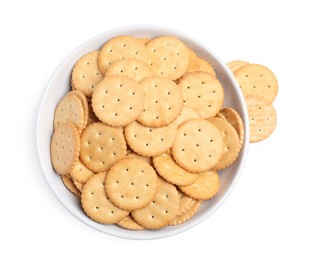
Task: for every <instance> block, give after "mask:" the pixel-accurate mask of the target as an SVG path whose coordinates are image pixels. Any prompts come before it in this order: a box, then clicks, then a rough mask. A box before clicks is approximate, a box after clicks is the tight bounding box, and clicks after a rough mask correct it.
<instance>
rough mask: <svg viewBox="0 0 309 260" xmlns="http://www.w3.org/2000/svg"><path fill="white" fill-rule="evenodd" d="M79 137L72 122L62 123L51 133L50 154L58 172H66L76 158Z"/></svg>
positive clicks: (78, 148)
mask: <svg viewBox="0 0 309 260" xmlns="http://www.w3.org/2000/svg"><path fill="white" fill-rule="evenodd" d="M79 150H80V139H79V133H78V130H77V128H76V127H75V126H74V125H73V124H72V123H69V122H67V123H62V124H61V125H59V126H58V127H57V128H56V130H55V132H54V133H53V136H52V139H51V144H50V156H51V161H52V164H53V167H54V169H55V171H56V172H58V173H59V174H68V173H69V171H70V170H71V169H72V168H73V166H74V163H75V162H76V161H77V160H78V155H79Z"/></svg>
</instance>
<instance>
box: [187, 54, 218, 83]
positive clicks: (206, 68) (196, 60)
mask: <svg viewBox="0 0 309 260" xmlns="http://www.w3.org/2000/svg"><path fill="white" fill-rule="evenodd" d="M189 57H190V62H189V68H188V71H187V72H196V71H202V72H207V73H209V74H211V75H213V76H214V77H216V72H215V70H214V68H213V67H212V66H211V65H210V63H209V62H208V61H206V60H204V59H202V58H200V57H198V56H197V55H196V54H195V52H194V51H193V50H192V49H189Z"/></svg>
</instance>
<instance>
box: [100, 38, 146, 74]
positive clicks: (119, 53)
mask: <svg viewBox="0 0 309 260" xmlns="http://www.w3.org/2000/svg"><path fill="white" fill-rule="evenodd" d="M128 58H131V59H136V60H140V61H143V62H145V63H147V62H148V60H149V57H148V52H147V50H146V47H145V44H144V43H142V42H141V41H139V40H138V39H137V38H135V37H132V36H118V37H115V38H112V39H110V40H109V41H108V42H106V43H105V44H104V46H103V47H102V49H101V50H100V52H99V55H98V65H99V69H100V71H101V72H102V73H103V74H105V72H106V70H107V69H108V68H109V67H110V66H111V65H112V64H114V63H115V62H117V61H119V60H123V59H128Z"/></svg>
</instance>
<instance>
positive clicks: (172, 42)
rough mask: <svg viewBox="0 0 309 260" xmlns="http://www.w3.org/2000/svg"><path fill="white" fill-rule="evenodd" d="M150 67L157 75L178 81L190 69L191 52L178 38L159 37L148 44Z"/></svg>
mask: <svg viewBox="0 0 309 260" xmlns="http://www.w3.org/2000/svg"><path fill="white" fill-rule="evenodd" d="M146 47H147V50H148V53H149V63H148V64H149V65H150V66H151V68H152V70H153V72H154V73H155V75H158V76H162V77H165V78H169V79H171V80H177V79H178V78H180V77H181V76H182V75H183V74H184V73H185V72H186V71H187V69H188V66H189V51H188V48H187V46H186V45H185V44H184V43H183V42H182V41H181V40H179V39H177V38H176V37H172V36H159V37H156V38H154V39H151V40H150V41H149V42H148V43H147V44H146Z"/></svg>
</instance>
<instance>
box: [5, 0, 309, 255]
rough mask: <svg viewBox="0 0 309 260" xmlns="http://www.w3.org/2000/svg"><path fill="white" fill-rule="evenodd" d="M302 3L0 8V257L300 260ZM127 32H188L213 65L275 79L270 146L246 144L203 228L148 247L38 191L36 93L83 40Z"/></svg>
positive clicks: (304, 71)
mask: <svg viewBox="0 0 309 260" xmlns="http://www.w3.org/2000/svg"><path fill="white" fill-rule="evenodd" d="M287 3H289V4H287ZM305 3H306V1H297V0H294V1H270V0H268V1H261V0H260V1H236V0H234V1H218V0H217V1H194V0H190V1H167V0H163V1H161V0H156V1H136V0H130V1H117V0H113V1H103V0H101V1H91V0H87V1H83V2H81V1H80V3H78V1H32V0H28V1H1V4H0V28H1V30H0V35H1V39H2V40H1V41H0V72H1V74H0V75H1V76H0V88H1V98H0V107H1V109H0V113H1V117H0V120H1V127H0V137H1V142H0V160H1V161H0V171H1V173H0V176H1V177H0V184H1V185H0V209H1V215H0V238H1V241H2V242H1V250H0V258H1V259H25V258H30V257H31V258H32V259H35V258H36V257H40V258H44V259H110V258H113V259H163V258H164V259H171V258H172V259H188V258H189V259H212V260H214V259H279V258H280V259H308V258H309V252H308V240H309V236H308V233H309V224H308V223H309V213H308V207H309V202H308V201H309V167H308V164H309V160H308V146H309V141H308V135H309V128H308V103H309V96H308V94H309V91H308V89H309V80H308V76H309V66H308V63H309V51H308V48H309V41H308V27H309V15H308V11H309V9H308V7H307V6H306V5H305ZM132 24H153V25H162V26H167V27H170V28H175V29H177V30H180V31H183V32H187V33H189V34H190V35H192V36H193V37H194V38H197V39H198V40H201V41H203V42H204V43H206V45H208V46H210V47H211V49H212V50H214V51H215V52H216V53H217V54H218V55H219V56H220V57H221V59H222V60H224V61H226V62H228V61H231V60H234V59H242V60H247V61H249V62H252V63H261V64H264V65H266V66H268V67H269V68H271V69H272V70H273V71H274V73H275V74H276V76H277V78H278V81H279V94H278V97H277V99H276V100H275V102H274V105H275V107H276V109H277V113H278V124H277V128H276V130H275V132H274V134H273V135H272V136H271V137H270V138H269V139H267V140H265V141H263V142H260V143H257V144H252V145H250V151H249V156H248V160H247V163H246V166H245V168H244V171H243V173H242V176H241V178H240V180H239V182H238V184H237V185H236V187H235V189H234V190H233V192H232V194H231V195H230V197H229V198H228V199H227V200H226V201H225V203H224V204H223V205H222V206H221V207H220V208H219V209H218V210H217V211H216V212H215V213H214V214H213V215H212V216H211V217H209V218H208V219H207V220H206V221H204V222H203V223H202V224H200V225H198V226H196V227H194V228H193V229H191V230H189V231H186V232H184V233H182V234H180V235H176V236H173V237H169V238H165V239H159V240H151V241H132V240H126V239H120V238H115V237H112V236H109V235H106V234H103V233H100V232H98V231H96V230H94V229H92V228H90V227H88V226H86V225H85V224H83V223H81V222H80V221H79V220H77V219H76V218H75V217H74V216H72V215H71V214H70V213H69V212H68V211H67V210H65V209H64V208H63V206H62V205H61V204H60V203H59V202H58V201H57V199H56V198H55V197H54V195H53V194H52V192H51V191H50V189H49V187H48V185H47V183H46V182H45V179H44V178H43V175H42V172H41V170H40V168H39V165H38V162H37V157H36V150H35V141H34V134H35V132H34V129H35V119H36V113H37V109H38V103H39V100H40V96H41V94H42V93H43V91H44V88H45V85H46V84H47V82H48V80H49V78H50V76H51V75H52V73H53V71H54V70H55V69H56V68H57V66H58V65H59V63H60V62H61V61H62V60H63V59H64V58H65V57H66V56H67V55H68V54H69V53H70V52H71V51H72V50H73V49H75V48H76V47H77V46H79V45H80V44H82V43H83V42H84V41H86V40H88V39H89V38H91V37H93V36H95V35H97V34H99V33H101V32H104V31H106V30H110V29H113V28H116V27H119V26H125V25H132ZM306 37H307V38H306ZM306 247H307V248H306Z"/></svg>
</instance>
